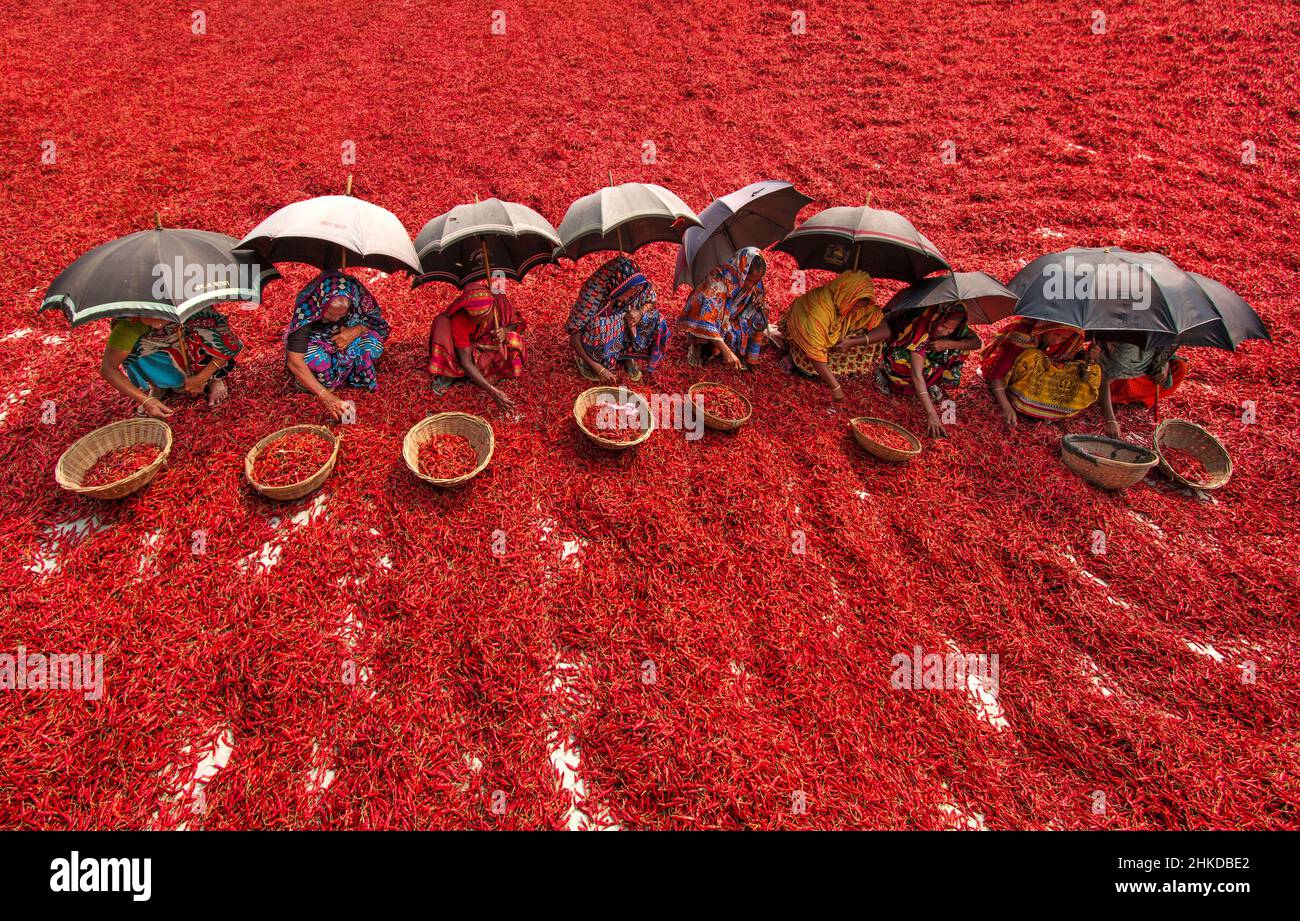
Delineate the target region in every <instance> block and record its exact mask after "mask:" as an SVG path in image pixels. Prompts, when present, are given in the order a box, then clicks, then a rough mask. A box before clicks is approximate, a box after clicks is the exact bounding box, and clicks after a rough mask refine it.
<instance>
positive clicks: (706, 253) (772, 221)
mask: <svg viewBox="0 0 1300 921" xmlns="http://www.w3.org/2000/svg"><path fill="white" fill-rule="evenodd" d="M811 203H812V199H811V198H809V197H808V196H807V195H804V194H803V193H802V192H800V191H799V190H798V189H796V188H795V187H794V186H792V185H791V184H790V183H788V182H779V181H777V180H775V179H765V180H763V181H762V182H752V183H750V184H749V185H747V186H745V187H744V188H743V189H737V190H736V191H734V192H732V193H731V194H729V195H724V196H722V197H721V198H719V199H717V200H715V201H714V202H713V203H712V204H710V205H709V206H708V207H707V208H705V209H704V210H703V211H701V212H700V223H701V224H702V225H703V226H701V227H692V228H690V229H689V230H687V231H686V237H685V239H684V240H683V242H682V248H681V249H680V250H678V251H677V269H676V272H675V273H674V275H673V284H674V285H679V286H680V285H691V286H694V285H698V284H699V283H700V282H702V281H704V276H706V275H708V274H709V271H710V270H711V269H712V268H713V267H714V266H718V265H721V264H722V263H724V262H726V261H728V260H729V259H731V257H732V256H734V255H736V252H737V251H738V250H741V249H744V248H745V247H746V246H757V247H758V248H759V249H766V248H767V247H769V246H771V245H772V244H773V243H775V242H776V241H777V240H780V239H781V238H782V237H784V236H785V235H786V234H788V233H789V232H790V231H791V229H793V228H794V222H795V221H796V220H797V219H798V217H799V209H801V208H802V207H803V206H804V205H808V204H811Z"/></svg>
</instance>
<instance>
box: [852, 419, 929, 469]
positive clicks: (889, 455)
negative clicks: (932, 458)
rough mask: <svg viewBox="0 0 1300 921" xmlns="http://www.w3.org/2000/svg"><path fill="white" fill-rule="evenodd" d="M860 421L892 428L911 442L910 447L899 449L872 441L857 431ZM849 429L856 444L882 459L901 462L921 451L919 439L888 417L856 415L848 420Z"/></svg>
mask: <svg viewBox="0 0 1300 921" xmlns="http://www.w3.org/2000/svg"><path fill="white" fill-rule="evenodd" d="M860 422H868V423H871V424H872V425H883V426H885V427H886V428H889V429H893V430H894V431H895V432H898V433H899V434H900V435H902V436H903V437H905V438H906V439H907V440H908V441H909V442H910V443H911V445H912V447H911V448H910V449H908V450H906V451H900V450H899V449H898V448H891V447H890V446H889V445H883V444H881V443H880V442H878V441H874V440H872V439H870V438H868V437H867V436H866V435H863V434H862V433H861V432H859V431H858V423H860ZM849 431H851V432H852V433H853V439H854V440H855V441H856V442H857V443H858V444H860V445H862V448H863V450H865V451H867V452H868V453H870V454H874V455H875V456H876V457H878V458H880V459H881V460H883V461H889V462H890V463H893V464H901V463H902V462H903V461H909V460H911V459H912V458H914V457H916V456H917V455H918V454H920V453H921V439H919V438H917V437H916V436H915V435H913V434H912V433H911V432H909V431H908V430H907V429H905V428H903V427H902V426H901V425H897V424H896V423H893V422H890V421H889V420H888V419H876V418H874V417H873V416H858V417H857V418H855V419H850V420H849Z"/></svg>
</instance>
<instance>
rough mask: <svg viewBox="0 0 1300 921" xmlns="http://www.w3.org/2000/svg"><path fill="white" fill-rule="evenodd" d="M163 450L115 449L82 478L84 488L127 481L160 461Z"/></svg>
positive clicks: (153, 447)
mask: <svg viewBox="0 0 1300 921" xmlns="http://www.w3.org/2000/svg"><path fill="white" fill-rule="evenodd" d="M160 453H161V449H160V448H159V447H158V446H157V445H146V444H139V445H127V446H126V447H124V448H114V449H113V450H112V451H109V452H108V453H107V454H105V455H103V456H102V457H100V458H99V460H97V461H95V463H94V464H93V465H92V466H91V468H90V469H89V470H87V471H86V475H85V476H83V477H82V478H81V485H82V486H87V487H89V486H107V485H109V484H110V483H116V482H117V481H118V480H125V479H126V478H127V477H129V476H130V475H131V474H133V473H136V472H137V471H139V470H141V469H143V468H145V467H148V466H149V465H150V464H152V463H153V462H154V461H156V460H157V459H158V455H159V454H160Z"/></svg>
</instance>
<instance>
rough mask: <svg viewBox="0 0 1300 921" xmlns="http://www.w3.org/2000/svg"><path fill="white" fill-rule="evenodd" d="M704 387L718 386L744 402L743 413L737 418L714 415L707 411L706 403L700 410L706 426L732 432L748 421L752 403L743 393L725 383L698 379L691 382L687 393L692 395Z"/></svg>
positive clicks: (752, 411)
mask: <svg viewBox="0 0 1300 921" xmlns="http://www.w3.org/2000/svg"><path fill="white" fill-rule="evenodd" d="M705 387H719V388H721V389H723V390H725V391H727V392H728V393H730V394H732V395H734V396H735V397H736V399H738V400H740V401H741V402H742V403H744V404H745V414H744V415H743V416H741V417H740V418H739V419H724V418H722V417H721V416H715V415H714V414H713V413H711V412H709V410H708V406H707V405H706V406H705V408H704V409H702V410H701V414H702V415H703V416H704V425H705V427H706V428H711V429H713V430H714V431H717V432H732V431H735V430H736V429H738V428H740V427H741V426H742V425H744V424H745V423H746V422H748V421H749V417H750V416H752V415H753V414H754V406H753V404H752V403H750V402H749V400H748V399H747V398H746V397H745V395H744V394H743V393H737V392H736V391H735V390H733V389H731V388H730V387H728V386H727V385H726V384H719V383H717V382H716V381H700V382H699V383H698V384H692V385H691V388H690V390H688V391H687V395H688V396H690V397H694V396H695V393H696V391H698V390H703V389H704V388H705Z"/></svg>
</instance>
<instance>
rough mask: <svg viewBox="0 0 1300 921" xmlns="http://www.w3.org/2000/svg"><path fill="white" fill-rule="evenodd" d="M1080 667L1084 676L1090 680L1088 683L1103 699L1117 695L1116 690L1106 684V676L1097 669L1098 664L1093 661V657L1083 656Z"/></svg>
mask: <svg viewBox="0 0 1300 921" xmlns="http://www.w3.org/2000/svg"><path fill="white" fill-rule="evenodd" d="M1079 666H1080V671H1081V672H1082V673H1083V676H1084V677H1085V678H1087V679H1088V683H1089V684H1091V685H1092V687H1093V689H1094V690H1095V691H1096V692H1097V693H1098V694H1100V695H1101V696H1102V697H1110V696H1112V695H1113V694H1114V693H1115V689H1114V688H1112V687H1110V686H1109V685H1108V684H1106V678H1105V675H1103V674H1102V671H1101V669H1100V668H1098V667H1097V663H1096V662H1094V661H1093V660H1092V656H1089V655H1085V656H1083V657H1082V658H1081V659H1080V662H1079Z"/></svg>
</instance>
